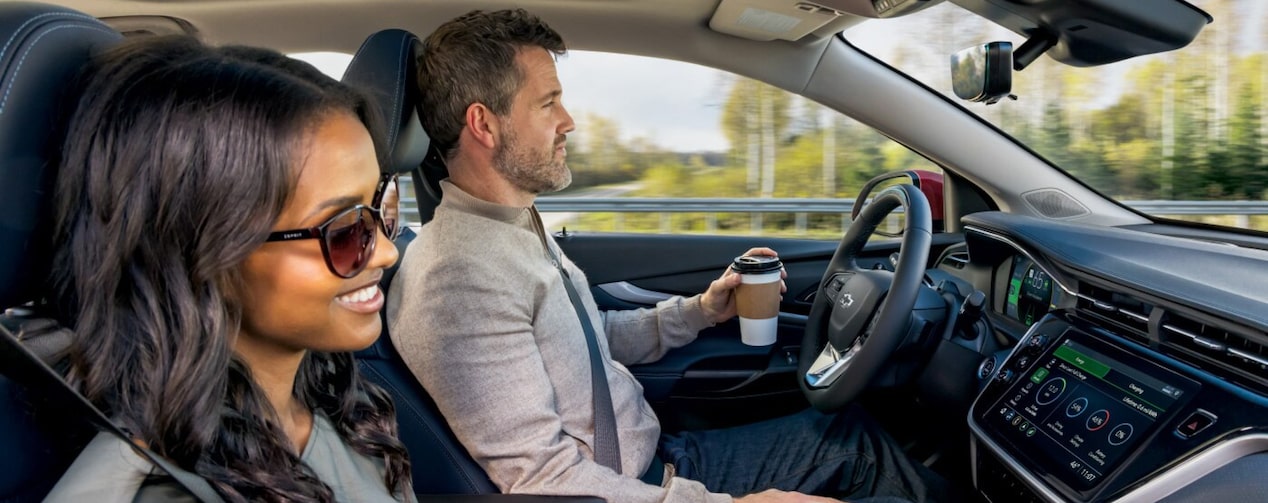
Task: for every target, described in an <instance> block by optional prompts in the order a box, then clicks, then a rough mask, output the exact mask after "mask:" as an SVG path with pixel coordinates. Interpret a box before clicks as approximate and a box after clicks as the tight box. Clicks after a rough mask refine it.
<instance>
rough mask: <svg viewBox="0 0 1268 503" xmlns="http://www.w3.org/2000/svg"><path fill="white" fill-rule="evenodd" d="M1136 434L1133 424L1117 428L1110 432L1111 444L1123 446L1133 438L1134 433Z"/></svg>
mask: <svg viewBox="0 0 1268 503" xmlns="http://www.w3.org/2000/svg"><path fill="white" fill-rule="evenodd" d="M1134 432H1135V428H1133V427H1132V425H1131V423H1123V424H1120V425H1118V426H1115V427H1114V429H1112V430H1110V433H1109V443H1110V445H1123V442H1126V441H1127V439H1130V438H1132V433H1134Z"/></svg>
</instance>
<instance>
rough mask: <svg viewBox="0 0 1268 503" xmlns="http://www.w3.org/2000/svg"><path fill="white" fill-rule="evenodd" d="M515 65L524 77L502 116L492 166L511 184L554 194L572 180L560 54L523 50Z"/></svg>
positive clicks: (568, 119) (569, 126)
mask: <svg viewBox="0 0 1268 503" xmlns="http://www.w3.org/2000/svg"><path fill="white" fill-rule="evenodd" d="M515 64H516V65H518V66H519V70H520V72H522V73H523V75H524V81H523V83H522V85H521V86H520V88H519V90H518V91H517V92H516V93H515V96H514V98H512V100H511V110H510V111H509V112H508V113H507V114H506V115H505V116H499V117H498V119H499V121H500V122H501V126H502V128H501V138H500V140H501V141H500V142H499V143H498V144H497V147H496V150H495V151H494V153H493V166H494V168H495V169H497V171H498V172H499V173H501V174H502V176H504V177H506V179H507V180H508V181H510V182H511V184H512V185H514V186H515V187H517V188H519V189H520V190H523V191H525V192H529V193H532V194H542V193H546V192H554V191H557V190H561V189H563V188H564V187H567V186H568V184H570V183H572V172H570V171H568V164H567V162H566V158H567V156H568V151H567V150H566V149H565V148H564V140H565V139H566V136H565V135H566V134H568V133H569V132H571V131H572V130H573V129H574V126H575V125H574V124H573V122H572V116H571V115H568V111H567V110H564V105H563V102H562V101H561V98H562V97H563V88H562V86H561V85H560V84H559V76H558V75H557V74H556V73H555V58H554V57H553V56H552V55H551V53H550V52H549V51H547V50H546V49H543V48H541V47H530V48H525V49H523V50H521V51H519V54H517V55H516V56H515Z"/></svg>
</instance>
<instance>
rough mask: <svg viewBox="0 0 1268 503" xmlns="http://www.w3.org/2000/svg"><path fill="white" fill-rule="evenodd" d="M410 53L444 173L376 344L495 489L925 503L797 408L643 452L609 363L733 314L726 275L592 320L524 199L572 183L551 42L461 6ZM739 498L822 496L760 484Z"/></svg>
mask: <svg viewBox="0 0 1268 503" xmlns="http://www.w3.org/2000/svg"><path fill="white" fill-rule="evenodd" d="M423 45H424V48H423V55H422V56H421V58H420V61H419V67H420V70H419V71H420V74H421V75H420V77H421V78H420V79H419V80H420V82H422V89H421V90H420V91H421V93H422V103H423V107H424V110H426V111H427V113H426V114H425V116H424V125H425V127H426V129H427V131H428V132H429V133H430V135H431V138H432V141H434V142H436V143H437V144H438V145H439V146H441V148H442V151H443V152H444V157H445V160H446V163H447V165H448V167H449V174H450V177H449V179H448V180H446V181H444V182H442V183H441V186H442V190H443V193H444V198H443V199H442V202H441V204H440V206H439V207H438V208H437V210H436V214H435V218H434V219H433V220H432V221H431V222H429V223H428V224H426V225H425V226H423V228H422V231H421V233H420V235H419V237H418V240H417V241H416V244H415V245H414V246H412V247H410V248H409V250H408V251H407V252H406V255H405V258H404V259H403V261H402V266H401V272H400V274H399V275H398V276H397V283H398V284H397V285H396V286H395V287H394V288H392V294H393V295H392V298H391V299H390V300H389V305H388V313H389V314H388V318H389V323H390V327H391V331H390V332H391V334H392V339H393V342H394V343H395V344H396V347H397V348H398V349H399V350H400V353H401V356H402V357H403V358H404V360H405V362H406V364H408V365H409V367H410V368H411V369H412V371H413V372H414V374H415V375H416V376H417V377H418V379H419V380H420V382H422V384H423V386H424V387H425V388H426V389H427V390H428V391H429V392H430V394H431V395H432V397H433V398H434V399H435V401H436V404H437V406H438V407H439V408H440V410H441V412H442V413H443V414H444V415H445V417H446V418H448V419H449V424H450V426H451V427H452V428H453V430H454V433H455V434H456V435H457V437H458V439H459V440H460V441H461V442H462V444H463V445H464V446H465V447H466V448H467V450H468V452H470V453H471V455H472V456H473V457H474V458H475V459H476V461H477V462H478V463H479V464H480V466H482V467H483V468H484V469H485V471H486V472H488V474H489V477H490V478H491V479H492V480H493V482H494V483H495V484H497V486H498V487H499V488H500V489H501V490H502V491H504V492H512V493H537V494H556V495H594V496H599V497H602V498H605V499H607V500H608V501H612V502H636V503H637V502H660V501H665V502H705V501H709V502H713V501H731V500H732V498H731V496H729V495H727V494H721V493H732V494H737V495H738V494H749V493H754V492H756V491H761V490H764V489H770V488H780V489H787V490H794V489H796V490H809V491H823V492H828V493H833V494H834V495H837V496H871V495H890V496H900V497H904V498H908V499H914V500H924V499H926V498H927V492H928V490H927V489H926V487H925V485H924V483H923V482H922V481H921V479H920V476H919V475H917V471H916V470H918V469H923V467H918V468H917V467H913V466H912V465H911V464H910V463H909V462H908V461H907V459H906V458H905V456H904V455H903V453H902V452H901V451H900V450H897V449H895V448H894V447H893V446H892V441H891V440H889V439H888V437H886V436H885V435H884V434H883V432H881V431H880V429H879V428H877V427H875V426H874V425H872V424H871V423H869V422H867V421H866V419H865V418H864V417H862V416H861V415H860V414H859V413H857V412H846V413H842V414H838V415H834V416H827V415H823V414H819V413H818V412H815V411H809V412H806V413H803V414H798V415H795V416H791V417H789V418H783V419H777V420H774V421H768V422H765V423H759V424H756V425H748V426H742V427H739V428H732V429H729V430H717V431H707V432H694V433H693V432H686V433H681V434H678V435H674V436H671V437H666V438H665V439H663V441H661V442H660V444H659V445H658V437H659V436H660V425H659V423H658V421H657V419H656V416H655V414H654V413H653V412H652V410H651V408H650V406H649V405H648V404H647V402H646V400H644V399H643V395H642V387H641V386H640V385H639V384H638V382H637V381H636V380H635V379H634V377H633V376H632V375H631V374H630V373H629V371H628V370H626V368H625V367H624V366H623V365H622V363H626V364H630V363H640V362H649V361H655V360H656V359H658V358H660V357H661V356H662V355H664V354H665V352H667V351H668V350H670V349H673V348H675V347H679V346H682V345H684V344H687V343H689V342H691V341H692V340H694V339H695V337H696V333H697V332H698V331H699V330H701V329H703V328H705V327H708V326H711V325H713V324H715V323H719V322H722V321H725V320H728V319H730V318H731V317H733V316H735V302H734V300H733V298H732V295H731V294H732V291H733V289H734V288H735V286H736V285H738V284H739V277H738V275H736V274H734V273H732V272H730V271H727V272H725V273H723V275H722V276H721V277H720V278H719V279H718V280H716V281H714V282H712V284H710V285H709V288H708V290H707V291H706V292H705V293H703V294H701V295H697V296H694V297H691V298H682V297H674V298H672V299H669V300H666V301H664V302H661V303H660V304H658V305H657V306H656V307H655V308H653V309H640V310H635V311H617V312H613V311H609V312H602V313H601V312H599V310H598V309H597V307H596V306H595V303H594V299H593V298H592V297H591V296H590V294H589V285H588V284H587V283H586V279H585V275H584V274H583V273H582V272H581V271H580V270H579V269H578V268H577V267H576V266H575V265H573V263H572V262H571V261H569V260H568V259H567V257H565V256H564V254H563V252H562V251H561V250H559V248H558V247H557V246H556V245H555V243H554V241H553V239H551V238H550V237H549V236H548V235H547V234H546V233H545V231H544V229H543V227H542V223H541V219H540V217H539V216H538V214H537V212H536V210H535V209H534V208H533V201H534V199H535V198H536V196H537V195H538V194H542V193H546V192H552V191H556V190H559V189H562V188H564V187H567V186H568V184H569V183H570V182H571V179H572V175H571V173H570V172H569V171H568V167H567V164H566V163H565V157H566V155H567V152H566V150H565V147H564V145H565V139H566V135H567V134H568V133H569V132H571V131H572V130H573V128H574V125H573V121H572V117H571V116H569V115H568V112H567V111H566V110H565V109H564V107H563V105H562V103H561V102H560V98H561V97H562V89H561V86H560V83H559V79H558V77H557V75H556V72H555V56H557V55H561V54H563V53H564V51H565V46H564V43H563V40H562V39H561V38H560V37H559V35H558V34H557V33H555V31H554V30H552V29H550V28H549V27H548V26H546V25H545V23H543V22H542V21H541V20H539V19H538V18H536V17H535V16H532V15H530V14H528V13H526V12H524V11H523V10H512V11H498V12H480V11H473V12H471V13H468V14H466V15H463V16H460V17H458V18H457V19H454V20H452V21H450V22H448V23H445V24H444V25H442V26H441V27H440V28H438V29H437V30H436V31H435V32H434V33H433V34H432V35H431V36H429V37H427V40H426V41H425V42H424V44H423ZM748 253H749V254H763V255H774V254H775V252H774V251H772V250H769V249H765V248H755V249H753V250H749V252H748ZM556 257H558V259H556ZM556 260H558V262H557V261H556ZM557 263H558V264H561V265H562V267H564V268H565V269H566V271H567V274H568V277H569V278H571V279H570V281H571V282H572V283H573V284H574V285H575V287H576V290H578V291H579V292H580V297H581V299H582V302H583V304H584V307H585V311H586V313H587V316H588V317H589V318H590V320H591V322H592V324H593V325H594V326H595V332H597V336H598V337H597V339H598V347H599V352H600V353H601V355H602V360H603V370H604V372H605V375H606V385H607V387H608V389H609V390H610V394H611V401H612V409H613V411H614V413H615V419H616V425H617V438H618V440H619V442H618V444H617V447H618V449H613V450H618V451H619V454H620V458H619V465H620V466H619V467H615V466H614V467H612V468H609V467H607V466H604V465H602V464H600V463H599V462H596V461H595V460H596V452H595V450H596V449H600V448H602V447H598V448H596V447H595V413H594V409H595V406H594V405H593V402H592V400H593V397H592V394H593V393H592V388H591V385H592V381H591V368H590V354H589V351H588V350H587V342H586V336H585V335H584V332H583V329H582V325H581V322H580V320H579V318H578V314H577V312H576V311H575V310H574V307H573V305H572V303H571V302H570V300H569V297H568V294H567V292H566V290H565V288H564V283H563V281H565V280H564V279H563V276H562V275H561V274H560V272H559V270H558V269H556V266H555V264H557ZM618 362H621V363H618ZM600 378H602V376H600ZM658 447H659V457H658ZM617 468H619V470H617ZM675 473H677V475H678V476H674V474H675ZM711 491H712V492H711ZM740 499H741V500H743V501H746V502H760V501H821V500H823V501H827V500H824V499H823V498H816V497H811V496H806V495H804V494H799V493H791V492H790V493H785V492H781V491H775V490H768V491H765V492H760V493H757V494H751V495H749V496H747V497H744V498H740Z"/></svg>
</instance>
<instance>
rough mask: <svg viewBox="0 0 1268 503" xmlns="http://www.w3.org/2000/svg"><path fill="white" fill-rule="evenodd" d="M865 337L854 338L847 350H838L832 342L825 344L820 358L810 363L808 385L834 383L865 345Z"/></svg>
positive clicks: (816, 386) (825, 385)
mask: <svg viewBox="0 0 1268 503" xmlns="http://www.w3.org/2000/svg"><path fill="white" fill-rule="evenodd" d="M863 339H864V337H858V338H856V339H854V344H852V345H851V346H850V347H849V348H846V350H845V351H838V350H837V349H836V348H834V347H832V343H831V342H829V343H827V344H824V346H823V351H822V352H820V353H819V357H818V358H815V361H814V363H811V364H810V370H808V371H806V385H808V386H810V387H811V388H827V387H829V386H832V383H835V382H836V380H837V379H839V378H840V377H841V376H842V375H843V374H844V373H845V369H846V368H848V367H849V366H850V360H851V359H853V358H854V355H855V354H856V353H857V352H858V349H859V348H861V347H862V346H863Z"/></svg>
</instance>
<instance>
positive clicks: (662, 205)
mask: <svg viewBox="0 0 1268 503" xmlns="http://www.w3.org/2000/svg"><path fill="white" fill-rule="evenodd" d="M402 181H403V182H405V183H402V191H403V192H404V193H405V194H410V195H412V194H413V190H412V188H410V187H409V186H408V185H407V184H408V182H407V181H405V180H402ZM401 203H402V205H403V206H404V208H403V209H404V210H405V215H407V216H408V215H410V214H413V213H414V209H415V208H416V204H415V201H414V198H412V197H408V198H403V199H402V200H401ZM1123 204H1126V205H1127V206H1129V207H1132V208H1134V209H1136V210H1138V211H1141V212H1143V213H1147V214H1150V215H1166V216H1226V215H1227V216H1232V217H1234V221H1233V225H1234V226H1236V227H1241V228H1249V227H1250V216H1251V215H1268V201H1166V200H1138V201H1123ZM853 207H854V200H853V199H830V198H806V199H797V198H661V197H656V198H651V197H575V196H545V197H539V198H537V209H538V210H539V211H541V212H542V213H547V214H552V213H553V214H560V213H565V214H567V213H615V214H616V220H615V226H616V229H617V230H621V229H622V226H623V225H624V221H625V218H624V216H623V215H625V214H627V213H656V214H659V215H660V225H659V227H660V230H661V232H670V231H671V228H672V226H671V224H672V222H671V218H670V215H671V214H674V213H698V214H703V215H704V225H705V231H706V232H712V231H714V230H716V229H717V227H718V215H720V214H726V213H731V214H735V213H743V214H748V215H749V228H750V229H761V228H762V221H763V219H764V217H763V215H766V214H770V213H782V214H792V215H793V229H792V230H793V232H795V233H796V234H804V233H805V232H806V231H807V227H808V225H809V218H808V215H823V214H832V215H840V218H841V230H842V231H844V230H846V229H848V228H849V226H850V210H851V209H853ZM901 210H902V209H901V208H899V209H898V210H897V211H895V213H899V212H901ZM562 218H564V219H567V218H568V217H567V216H562ZM898 225H900V221H899V217H898V216H897V215H895V214H891V215H890V217H889V218H888V220H887V223H886V226H887V227H888V228H890V229H891V230H897V228H898Z"/></svg>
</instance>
